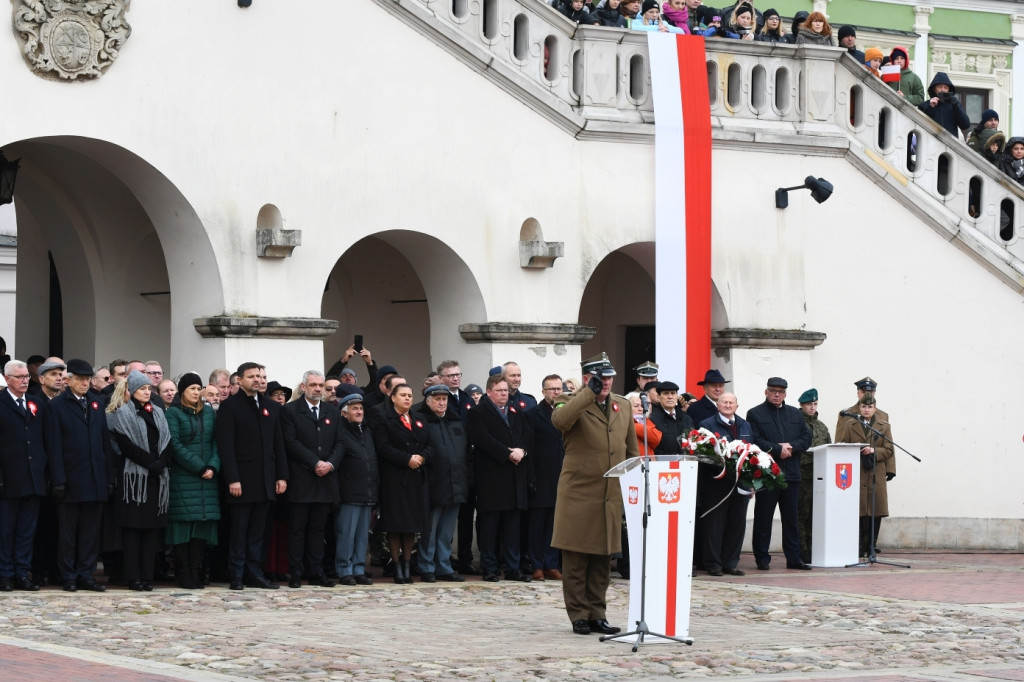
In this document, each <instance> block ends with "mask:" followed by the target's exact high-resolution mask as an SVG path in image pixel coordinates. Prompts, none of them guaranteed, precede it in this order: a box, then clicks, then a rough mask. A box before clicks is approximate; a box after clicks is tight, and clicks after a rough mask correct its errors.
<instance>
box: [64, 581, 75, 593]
mask: <svg viewBox="0 0 1024 682" xmlns="http://www.w3.org/2000/svg"><path fill="white" fill-rule="evenodd" d="M62 589H63V590H64V591H65V592H77V591H78V584H77V583H76V582H75V581H74V580H65V581H64V587H63V588H62Z"/></svg>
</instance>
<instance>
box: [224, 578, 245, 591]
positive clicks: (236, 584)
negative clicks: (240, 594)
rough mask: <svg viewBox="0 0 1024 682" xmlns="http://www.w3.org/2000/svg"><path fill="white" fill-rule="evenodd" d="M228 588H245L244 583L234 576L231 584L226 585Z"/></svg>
mask: <svg viewBox="0 0 1024 682" xmlns="http://www.w3.org/2000/svg"><path fill="white" fill-rule="evenodd" d="M228 589H229V590H244V589H245V583H243V582H242V581H241V580H239V579H238V578H235V579H234V580H232V581H231V584H230V585H228Z"/></svg>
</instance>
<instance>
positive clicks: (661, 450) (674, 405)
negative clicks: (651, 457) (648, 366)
mask: <svg viewBox="0 0 1024 682" xmlns="http://www.w3.org/2000/svg"><path fill="white" fill-rule="evenodd" d="M651 421H652V422H654V425H655V426H656V427H658V430H659V431H661V442H660V443H658V447H656V448H655V449H654V453H655V454H657V455H681V454H683V449H682V447H681V446H680V445H679V437H680V436H686V435H688V434H689V433H690V431H692V430H693V420H691V419H690V417H689V415H687V414H686V412H684V411H683V409H682V408H681V407H679V386H678V384H676V383H674V382H672V381H662V382H661V383H659V384H658V404H657V405H655V406H653V407H652V408H651Z"/></svg>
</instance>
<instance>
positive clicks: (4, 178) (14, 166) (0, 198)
mask: <svg viewBox="0 0 1024 682" xmlns="http://www.w3.org/2000/svg"><path fill="white" fill-rule="evenodd" d="M20 167H21V159H17V160H15V161H8V160H7V157H6V156H4V153H3V151H0V206H2V205H3V204H9V203H11V202H12V201H14V181H15V180H16V179H17V178H18V168H20Z"/></svg>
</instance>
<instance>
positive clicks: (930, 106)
mask: <svg viewBox="0 0 1024 682" xmlns="http://www.w3.org/2000/svg"><path fill="white" fill-rule="evenodd" d="M917 108H918V109H920V110H921V111H923V112H924V113H925V114H927V115H928V117H929V118H930V119H932V120H933V121H935V122H936V123H938V124H939V125H940V126H942V127H943V128H945V129H946V130H948V131H949V133H950V135H952V136H953V137H959V136H960V131H961V130H964V131H966V130H967V129H968V128H970V127H971V117H970V116H968V115H967V112H966V111H964V108H963V105H961V104H960V98H959V97H957V96H956V86H955V85H953V81H951V80H949V75H947V74H945V73H943V72H942V71H939V72H938V73H937V74H935V78H933V79H932V83H931V85H929V86H928V99H926V100H925V101H923V102H921V103H920V104H918V105H917Z"/></svg>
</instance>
